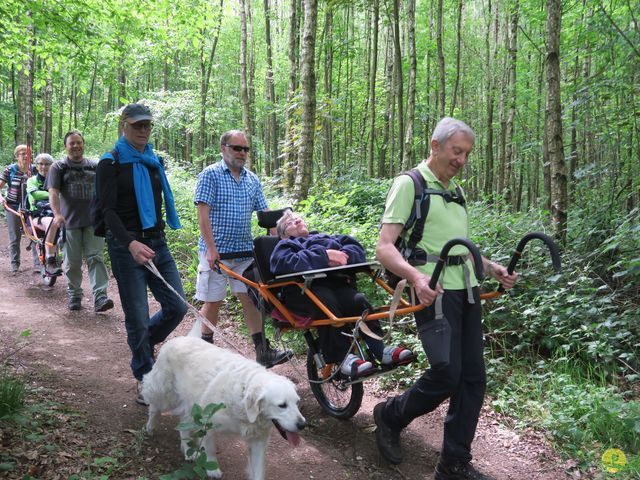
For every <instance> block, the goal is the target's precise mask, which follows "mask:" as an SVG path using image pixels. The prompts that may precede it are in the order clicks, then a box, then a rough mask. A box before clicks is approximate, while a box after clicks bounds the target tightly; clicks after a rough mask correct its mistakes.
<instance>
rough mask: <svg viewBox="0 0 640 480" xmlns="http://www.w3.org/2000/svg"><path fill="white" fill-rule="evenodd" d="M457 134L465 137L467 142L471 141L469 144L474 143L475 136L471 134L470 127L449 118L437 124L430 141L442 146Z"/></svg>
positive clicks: (460, 121)
mask: <svg viewBox="0 0 640 480" xmlns="http://www.w3.org/2000/svg"><path fill="white" fill-rule="evenodd" d="M458 132H460V133H463V134H464V135H466V136H467V137H468V138H469V140H471V143H475V141H476V134H475V133H474V132H473V130H472V129H471V127H470V126H469V125H467V124H466V123H464V122H463V121H462V120H457V119H455V118H451V117H444V118H443V119H442V120H440V121H439V122H438V124H437V125H436V128H434V129H433V133H432V134H431V141H433V140H435V141H436V142H438V145H444V144H445V143H446V142H447V140H449V139H450V138H451V137H453V136H454V135H455V134H456V133H458Z"/></svg>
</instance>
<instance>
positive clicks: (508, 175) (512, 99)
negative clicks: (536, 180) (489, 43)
mask: <svg viewBox="0 0 640 480" xmlns="http://www.w3.org/2000/svg"><path fill="white" fill-rule="evenodd" d="M519 9H520V5H519V1H518V0H515V1H514V3H513V6H512V10H511V24H510V33H509V43H508V47H509V49H508V51H509V80H508V93H507V99H508V102H509V105H508V111H507V121H506V132H505V158H504V165H505V171H504V172H505V182H504V195H505V201H506V204H507V205H511V206H512V207H513V208H517V205H516V202H513V201H512V196H513V189H514V187H515V182H514V178H513V177H514V172H515V169H514V168H513V162H514V158H513V157H514V154H513V152H514V147H513V137H514V122H515V115H516V66H517V62H516V60H517V58H518V15H519Z"/></svg>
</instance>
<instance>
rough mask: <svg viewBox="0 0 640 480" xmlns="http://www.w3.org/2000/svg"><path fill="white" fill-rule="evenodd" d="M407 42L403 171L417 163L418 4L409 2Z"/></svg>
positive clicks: (413, 0)
mask: <svg viewBox="0 0 640 480" xmlns="http://www.w3.org/2000/svg"><path fill="white" fill-rule="evenodd" d="M407 40H408V43H409V86H408V91H407V123H406V131H405V136H404V149H403V152H404V153H403V157H402V169H403V170H406V169H408V168H410V167H412V166H413V165H414V163H415V155H414V151H413V126H414V121H415V116H416V70H417V65H416V63H417V62H416V3H415V0H407Z"/></svg>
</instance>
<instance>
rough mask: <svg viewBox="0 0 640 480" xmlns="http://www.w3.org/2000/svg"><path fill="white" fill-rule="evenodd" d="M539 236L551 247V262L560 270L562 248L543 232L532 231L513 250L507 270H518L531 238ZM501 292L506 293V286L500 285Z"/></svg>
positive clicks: (511, 271)
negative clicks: (517, 266)
mask: <svg viewBox="0 0 640 480" xmlns="http://www.w3.org/2000/svg"><path fill="white" fill-rule="evenodd" d="M534 238H537V239H538V240H542V241H543V242H544V243H545V245H546V246H547V248H548V249H549V253H550V254H551V262H552V263H553V268H554V270H555V271H556V272H559V271H560V268H561V266H562V264H561V262H560V250H559V249H558V245H557V244H556V242H554V241H553V239H552V238H551V237H550V236H549V235H546V234H544V233H541V232H531V233H527V234H526V235H525V236H524V237H522V239H521V240H520V241H519V242H518V246H517V247H516V251H515V252H513V255H512V256H511V260H510V261H509V266H508V267H507V272H508V273H509V275H511V274H512V273H513V272H515V270H516V265H517V264H518V261H519V260H520V257H521V256H522V252H523V251H524V247H525V246H526V245H527V243H529V241H530V240H533V239H534ZM498 292H499V293H504V287H503V286H502V285H500V286H499V287H498Z"/></svg>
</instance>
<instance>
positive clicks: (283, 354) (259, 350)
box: [256, 340, 293, 368]
mask: <svg viewBox="0 0 640 480" xmlns="http://www.w3.org/2000/svg"><path fill="white" fill-rule="evenodd" d="M291 357H293V352H292V351H291V350H278V349H275V348H271V345H270V344H269V340H267V341H266V342H265V344H262V343H260V344H258V346H257V347H256V362H258V363H259V364H260V365H264V366H265V367H267V368H271V367H275V366H276V365H280V364H281V363H284V362H286V361H287V360H289V359H290V358H291Z"/></svg>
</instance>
